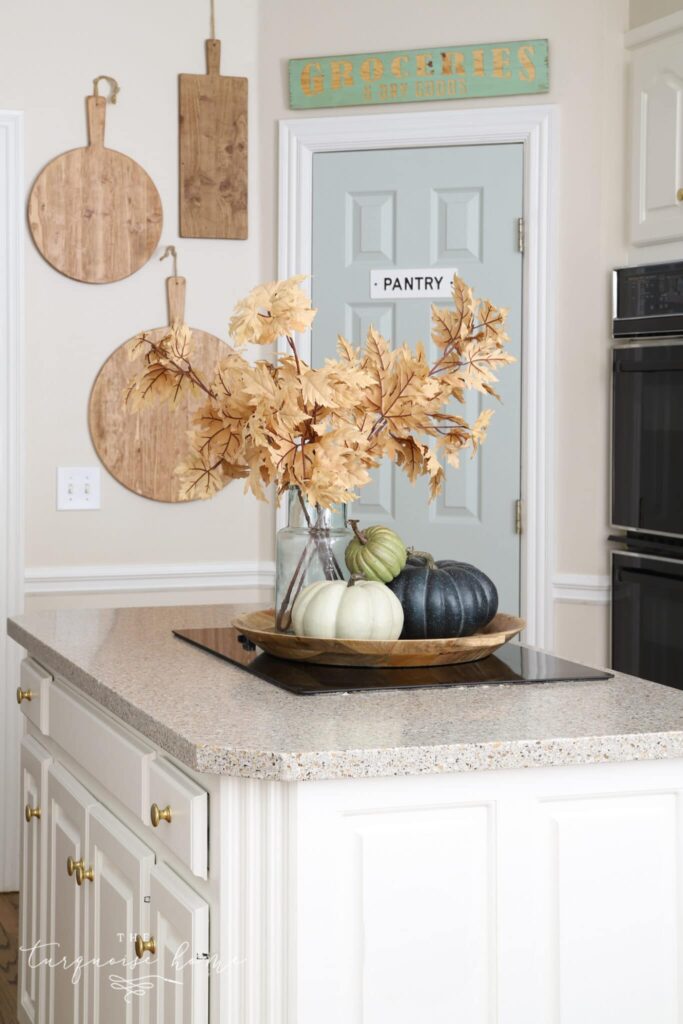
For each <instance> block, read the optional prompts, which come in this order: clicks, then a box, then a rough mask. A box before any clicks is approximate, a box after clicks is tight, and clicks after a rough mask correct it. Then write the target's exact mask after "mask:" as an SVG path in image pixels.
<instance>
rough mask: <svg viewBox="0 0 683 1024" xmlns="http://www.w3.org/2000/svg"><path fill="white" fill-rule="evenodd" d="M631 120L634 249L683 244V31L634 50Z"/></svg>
mask: <svg viewBox="0 0 683 1024" xmlns="http://www.w3.org/2000/svg"><path fill="white" fill-rule="evenodd" d="M630 121H631V133H630V135H631V189H630V218H629V219H630V242H631V245H633V246H645V245H653V244H657V243H660V242H675V241H678V240H680V239H683V30H682V31H677V32H674V33H673V34H668V35H666V36H660V37H659V38H655V39H653V40H652V41H650V42H645V43H643V44H642V45H640V46H637V47H635V49H634V50H633V55H632V63H631V97H630Z"/></svg>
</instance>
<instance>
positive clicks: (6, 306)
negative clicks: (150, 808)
mask: <svg viewBox="0 0 683 1024" xmlns="http://www.w3.org/2000/svg"><path fill="white" fill-rule="evenodd" d="M23 157H24V139H23V114H22V113H21V112H20V111H16V110H0V395H1V398H0V403H1V406H2V412H1V413H0V494H1V495H2V498H1V499H0V623H1V628H0V660H1V661H2V678H3V680H4V682H3V685H2V687H1V688H0V693H1V694H2V715H1V718H2V721H1V722H0V737H1V740H0V771H2V787H1V788H0V891H2V892H7V891H10V890H14V889H17V888H18V885H19V828H18V825H17V822H18V821H19V733H20V720H21V715H18V714H17V706H16V702H15V698H14V693H15V690H16V687H17V685H18V679H19V663H20V661H21V649H20V648H19V647H18V646H17V645H16V644H15V643H14V641H12V640H9V639H8V637H7V635H6V633H5V620H6V618H7V616H8V615H14V614H17V613H18V612H20V611H21V610H22V607H23V587H24V568H23V558H24V530H23V521H24V515H23V512H24V509H23V461H24V458H23V457H24V450H23V401H22V394H23V347H24V346H23V341H24V319H23V318H24V310H23V299H24V296H23V256H24V168H23Z"/></svg>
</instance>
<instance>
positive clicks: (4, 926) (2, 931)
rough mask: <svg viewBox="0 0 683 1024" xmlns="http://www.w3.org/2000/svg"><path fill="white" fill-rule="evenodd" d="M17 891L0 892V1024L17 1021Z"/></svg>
mask: <svg viewBox="0 0 683 1024" xmlns="http://www.w3.org/2000/svg"><path fill="white" fill-rule="evenodd" d="M18 935H19V893H18V892H5V893H0V1024H16V1022H17V944H18Z"/></svg>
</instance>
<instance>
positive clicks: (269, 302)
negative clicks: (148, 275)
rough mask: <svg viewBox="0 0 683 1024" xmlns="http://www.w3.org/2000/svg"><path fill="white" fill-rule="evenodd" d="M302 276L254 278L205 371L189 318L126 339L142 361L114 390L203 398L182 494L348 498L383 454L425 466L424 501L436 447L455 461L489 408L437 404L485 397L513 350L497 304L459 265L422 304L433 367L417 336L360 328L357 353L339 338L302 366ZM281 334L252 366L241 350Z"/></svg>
mask: <svg viewBox="0 0 683 1024" xmlns="http://www.w3.org/2000/svg"><path fill="white" fill-rule="evenodd" d="M302 280H303V278H302V277H292V278H289V279H288V280H286V281H276V282H273V283H271V284H266V285H260V286H259V287H257V288H255V289H254V290H253V291H252V292H250V294H249V295H248V296H247V297H246V298H244V299H242V300H241V301H240V302H239V303H238V304H237V306H236V308H235V312H234V315H233V317H232V319H231V321H230V334H231V336H232V338H233V341H234V342H235V346H236V349H237V351H235V350H232V351H231V352H230V354H229V355H228V356H227V358H225V359H224V360H222V362H221V363H220V365H219V366H218V367H217V368H216V371H215V375H214V379H213V381H206V380H204V379H202V378H201V376H200V375H199V374H198V373H197V372H196V370H195V369H194V368H193V366H192V363H191V362H190V355H191V348H192V345H191V340H192V339H191V332H190V330H189V328H187V326H186V325H184V324H175V325H173V327H172V328H170V329H169V335H168V336H167V337H166V338H164V339H163V340H162V341H161V342H158V343H156V344H154V343H152V342H151V341H150V340H149V338H148V337H146V336H145V335H141V336H140V337H139V338H137V339H134V342H133V343H132V347H131V359H133V360H137V361H138V363H139V364H140V365H139V366H138V369H137V372H136V374H135V376H134V377H133V379H132V380H131V382H130V383H129V385H128V387H127V388H126V391H125V395H124V401H125V402H126V404H127V405H128V406H130V407H132V408H135V407H137V406H138V405H139V404H140V403H142V402H146V401H154V400H157V401H168V402H170V403H171V404H177V403H178V402H179V401H180V400H181V398H184V399H186V400H188V399H189V400H194V398H195V397H197V396H200V397H201V398H202V404H201V405H200V406H199V407H198V408H197V410H196V411H195V413H194V416H193V423H192V429H191V431H190V434H189V443H188V448H189V452H188V457H187V459H186V460H185V461H184V462H183V464H182V465H181V466H179V467H178V468H177V472H178V473H179V474H180V476H181V477H182V480H183V484H184V487H185V495H186V496H187V497H211V495H212V494H215V493H216V491H217V490H219V489H220V488H221V487H223V486H224V485H225V484H226V483H228V482H229V481H230V480H233V479H236V478H239V477H242V478H245V480H246V483H245V487H246V488H247V489H249V490H251V491H252V492H253V493H254V494H255V495H256V496H257V497H258V498H262V499H265V497H266V493H265V488H266V487H267V486H268V485H270V484H273V483H274V484H275V485H276V491H277V494H278V496H279V495H280V494H282V493H284V492H285V491H286V490H287V489H288V488H289V487H292V486H294V487H298V488H299V491H300V494H301V495H302V496H303V498H305V499H306V500H307V501H308V502H309V503H311V504H313V505H320V506H322V507H325V508H329V507H330V506H332V505H335V504H338V503H339V502H344V501H351V500H353V499H354V498H356V497H357V493H356V492H357V489H358V488H360V487H363V486H364V485H365V484H367V483H368V482H369V480H370V471H371V470H372V469H374V468H376V467H377V466H378V465H379V463H380V461H381V460H382V459H383V458H389V459H392V460H393V461H394V462H395V463H396V465H397V466H399V467H400V468H401V469H402V470H404V472H406V473H407V474H408V476H409V478H410V479H411V480H416V479H417V478H418V477H419V476H427V477H428V478H429V484H430V496H431V498H434V497H435V496H436V495H437V494H438V493H439V491H440V490H441V487H442V486H443V480H444V469H443V466H442V464H441V462H440V458H439V455H441V456H442V457H443V458H445V460H446V462H448V463H449V464H450V465H452V466H457V465H458V462H459V457H460V452H461V451H462V450H464V449H467V448H469V449H470V450H471V452H472V454H474V453H475V452H476V450H477V448H478V446H479V445H480V444H481V443H482V441H483V440H484V438H485V435H486V429H487V427H488V423H489V420H490V417H491V415H492V411H491V410H485V411H484V412H482V413H481V414H480V416H479V417H478V419H477V420H476V422H475V423H473V424H471V425H470V424H468V423H467V421H466V420H465V419H463V418H462V417H460V416H456V415H454V414H452V413H450V412H448V411H446V407H447V406H448V404H449V402H451V401H452V399H453V398H455V399H457V400H458V401H460V402H462V401H463V400H464V392H465V391H466V390H469V389H475V390H478V391H481V392H483V393H486V394H490V395H494V396H495V395H496V392H495V391H494V389H493V384H495V383H496V381H497V377H496V373H497V371H498V370H499V368H500V367H501V366H504V365H505V364H507V363H511V362H513V361H514V358H513V357H512V356H511V355H510V353H509V352H508V351H507V350H506V348H505V344H506V342H507V341H508V340H509V339H508V337H507V335H506V333H505V330H504V325H505V319H506V316H507V311H506V310H504V309H499V308H497V307H496V306H494V305H493V304H492V303H490V302H488V301H487V300H480V299H477V298H475V296H474V294H473V292H472V289H471V288H469V286H468V285H466V284H465V282H464V281H462V280H461V279H460V278H458V277H457V276H456V277H455V278H454V279H453V291H452V294H453V308H451V307H436V306H433V307H432V341H433V343H434V345H435V346H436V348H437V349H438V350H439V355H438V358H437V359H436V360H435V361H434V363H433V364H432V365H430V364H429V362H428V360H427V357H426V354H425V350H424V346H423V345H422V344H421V343H418V344H417V345H416V347H415V350H411V349H410V348H409V347H408V346H407V345H402V346H401V347H399V348H394V349H392V348H391V346H390V344H389V342H388V341H387V340H386V339H385V338H383V337H382V335H381V334H379V332H377V331H376V330H375V329H374V328H370V330H369V331H368V336H367V339H366V343H365V347H364V349H363V350H360V349H357V348H355V347H354V346H353V345H351V344H350V343H349V342H348V341H347V340H346V339H345V338H342V337H340V338H339V343H338V358H337V359H327V360H326V361H325V365H324V366H322V367H319V368H316V369H313V368H311V367H310V366H308V365H307V364H306V363H305V362H304V361H303V360H302V359H301V357H300V355H299V352H298V349H297V345H296V342H295V334H296V333H298V332H302V331H306V330H308V329H309V328H310V326H311V323H312V322H313V318H314V317H315V313H316V311H315V310H314V309H313V308H312V307H311V304H310V300H309V298H308V296H307V295H306V293H305V292H304V291H303V289H302V288H301V282H302ZM278 338H285V339H286V342H287V346H288V348H289V353H284V354H280V355H278V356H277V357H276V360H275V361H274V362H271V361H268V360H263V359H261V360H257V361H256V362H255V363H250V362H249V361H248V360H247V359H246V358H245V357H244V356H243V355H242V354H241V352H240V351H239V350H240V349H241V348H242V347H243V346H244V345H246V344H249V343H250V344H256V345H269V344H272V343H274V342H275V341H277V339H278ZM290 353H291V354H290ZM141 355H142V360H140V357H141ZM496 397H497V396H496ZM430 439H432V440H433V442H434V446H431V445H430Z"/></svg>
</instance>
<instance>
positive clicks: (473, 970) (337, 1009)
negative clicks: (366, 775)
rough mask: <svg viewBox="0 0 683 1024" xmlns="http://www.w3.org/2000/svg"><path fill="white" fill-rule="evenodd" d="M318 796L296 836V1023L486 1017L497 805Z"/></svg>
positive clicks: (490, 1005)
mask: <svg viewBox="0 0 683 1024" xmlns="http://www.w3.org/2000/svg"><path fill="white" fill-rule="evenodd" d="M421 781H422V780H421ZM321 792H324V791H321ZM363 803H364V802H363ZM324 804H325V800H324V798H323V799H322V800H321V801H320V803H319V804H317V805H316V807H315V813H313V814H311V815H310V816H307V817H306V819H305V821H303V822H302V828H301V831H300V832H299V836H298V849H297V875H298V907H297V930H298V947H297V951H296V960H297V963H298V982H297V1016H296V1020H297V1024H320V1022H321V1021H323V1020H324V1021H325V1024H351V1022H354V1024H356V1022H360V1021H363V1024H387V1022H391V1024H416V1022H417V1021H425V1022H427V1021H428V1022H429V1024H455V1022H460V1021H462V1022H463V1024H489V1022H490V1021H491V1020H492V1019H493V1018H494V1016H495V1013H496V1002H495V978H494V965H495V934H494V931H493V913H494V893H493V890H492V887H491V886H492V878H493V877H494V872H495V851H494V846H493V843H494V818H493V813H492V808H491V807H490V806H487V804H486V803H483V802H482V803H479V804H475V803H472V804H471V805H469V806H452V807H434V808H428V807H424V808H415V806H414V805H413V806H408V807H406V808H404V809H395V808H392V807H386V808H381V806H378V804H379V800H378V801H377V803H376V804H375V807H374V808H372V807H365V806H361V807H358V810H357V812H356V811H354V810H352V809H351V808H349V807H347V808H344V807H343V806H342V807H339V806H338V807H336V808H335V807H333V806H332V807H329V808H328V809H325V806H324Z"/></svg>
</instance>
